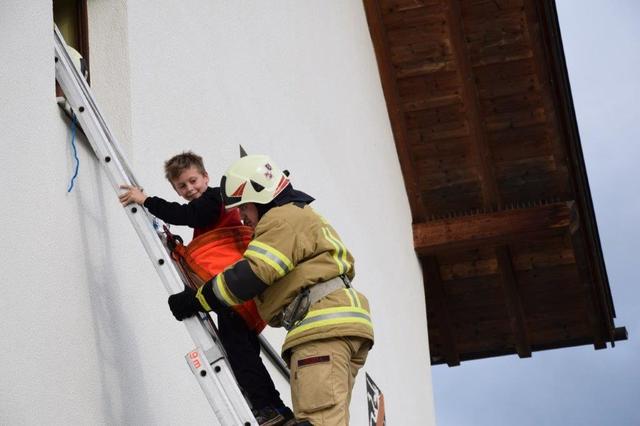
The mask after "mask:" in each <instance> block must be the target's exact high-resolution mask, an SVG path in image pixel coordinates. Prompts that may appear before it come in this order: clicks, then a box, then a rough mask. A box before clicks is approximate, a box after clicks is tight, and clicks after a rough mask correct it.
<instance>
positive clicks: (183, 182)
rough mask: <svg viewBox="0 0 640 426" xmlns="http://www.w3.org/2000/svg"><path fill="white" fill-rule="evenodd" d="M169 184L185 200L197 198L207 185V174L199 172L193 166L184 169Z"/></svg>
mask: <svg viewBox="0 0 640 426" xmlns="http://www.w3.org/2000/svg"><path fill="white" fill-rule="evenodd" d="M171 184H172V185H173V189H175V190H176V192H177V193H178V195H180V196H181V197H182V198H184V199H185V200H187V201H192V200H195V199H196V198H199V197H200V196H201V195H202V194H204V192H205V191H206V190H207V188H208V187H209V175H207V172H204V173H200V172H199V171H198V169H197V168H195V167H194V166H191V167H189V168H188V169H185V170H184V171H183V172H182V173H180V176H178V178H177V179H172V180H171Z"/></svg>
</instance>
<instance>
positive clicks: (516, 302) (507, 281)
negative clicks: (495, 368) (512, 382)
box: [496, 246, 531, 358]
mask: <svg viewBox="0 0 640 426" xmlns="http://www.w3.org/2000/svg"><path fill="white" fill-rule="evenodd" d="M496 257H497V259H498V268H499V269H500V273H501V275H502V280H501V283H502V289H503V290H504V298H505V303H506V306H507V312H508V313H509V319H510V322H511V330H512V331H513V336H514V341H515V346H516V352H517V353H518V356H519V357H520V358H529V357H531V343H530V340H529V331H528V329H527V323H526V320H525V315H524V309H523V307H522V300H521V298H520V293H519V292H518V283H517V280H516V274H515V272H514V269H513V262H512V258H511V252H510V251H509V247H508V246H500V247H497V248H496Z"/></svg>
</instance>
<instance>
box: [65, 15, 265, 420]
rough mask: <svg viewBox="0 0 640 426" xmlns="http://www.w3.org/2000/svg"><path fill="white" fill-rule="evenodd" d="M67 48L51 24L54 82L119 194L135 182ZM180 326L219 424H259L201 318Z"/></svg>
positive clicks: (164, 263)
mask: <svg viewBox="0 0 640 426" xmlns="http://www.w3.org/2000/svg"><path fill="white" fill-rule="evenodd" d="M65 46H66V42H65V41H64V38H63V37H62V35H61V34H60V32H59V30H58V28H57V27H55V26H54V50H55V70H56V80H57V81H58V83H59V84H60V87H61V88H62V90H63V92H64V94H65V97H66V98H67V102H68V103H69V105H70V106H71V108H72V110H73V111H74V112H75V115H76V118H77V120H78V122H79V124H80V126H81V127H82V129H83V131H84V133H85V135H86V136H87V140H88V141H89V143H90V145H91V147H92V149H93V151H94V152H95V154H96V156H97V157H98V161H99V162H100V163H101V165H102V166H103V167H104V169H105V171H106V174H107V176H108V178H109V181H110V182H111V185H112V187H113V189H114V190H115V191H116V194H117V193H119V191H120V185H123V184H127V185H137V182H136V179H135V177H134V176H133V173H132V172H131V168H130V167H129V165H128V164H127V162H126V159H125V156H124V154H123V152H122V150H121V148H120V146H119V145H118V143H117V141H116V138H115V137H114V136H113V134H112V133H111V131H110V130H109V127H108V125H107V123H106V120H105V119H104V118H103V117H102V115H101V113H100V110H99V108H98V106H97V105H96V103H95V100H94V98H93V95H92V92H91V89H90V88H89V86H88V84H87V82H86V80H85V79H84V77H83V76H81V75H80V73H79V72H78V70H77V69H76V67H75V66H74V65H73V62H72V60H71V58H70V56H69V54H68V52H67V50H66V47H65ZM125 212H126V215H127V217H128V218H129V220H130V221H131V224H132V225H133V227H134V229H135V230H136V233H137V234H138V237H139V238H140V240H141V242H142V245H143V247H144V249H145V251H146V252H147V254H148V256H149V258H150V259H151V261H152V263H153V265H154V268H155V270H156V272H157V273H158V275H159V276H160V279H161V281H162V283H163V285H164V287H165V289H166V290H167V292H168V293H169V294H174V293H177V292H179V291H182V290H183V288H184V282H183V280H182V277H181V276H180V273H179V272H178V270H177V268H176V265H175V264H174V262H173V260H172V258H171V256H170V254H169V252H168V249H167V247H166V246H165V244H164V243H163V241H162V240H161V239H160V237H159V236H158V234H157V232H156V230H155V228H154V226H153V220H152V217H151V215H150V214H149V213H148V212H147V211H146V209H144V208H142V207H140V206H133V207H132V206H128V207H126V208H125ZM183 323H184V325H185V327H186V328H187V331H188V332H189V335H190V337H191V339H192V340H193V342H194V343H195V345H196V349H194V350H193V351H191V352H190V353H188V354H187V355H186V357H185V358H186V360H187V363H188V364H189V366H190V368H191V370H192V372H193V373H194V375H195V377H196V379H197V381H198V383H199V385H200V387H201V389H202V390H203V392H204V394H205V396H206V398H207V400H208V401H209V404H210V405H211V407H212V409H213V411H214V414H215V415H216V417H217V418H218V420H219V421H220V423H221V424H222V425H223V426H231V425H234V426H235V425H247V426H252V425H257V422H256V420H255V418H254V417H253V414H252V413H251V410H250V408H249V406H248V404H247V402H246V400H245V399H244V397H243V396H242V393H241V391H240V389H239V387H238V385H237V383H236V382H235V378H234V377H233V373H232V372H231V368H230V367H229V364H228V361H227V360H226V358H225V356H224V353H223V351H222V350H221V348H220V346H219V343H218V342H216V340H214V337H213V336H212V335H211V333H210V331H208V330H207V328H206V326H205V324H204V319H203V317H200V316H195V317H192V318H187V319H185V320H184V321H183Z"/></svg>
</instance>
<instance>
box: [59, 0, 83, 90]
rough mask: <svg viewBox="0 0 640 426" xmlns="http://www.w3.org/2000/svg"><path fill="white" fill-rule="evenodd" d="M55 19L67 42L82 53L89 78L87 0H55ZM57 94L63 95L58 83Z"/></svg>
mask: <svg viewBox="0 0 640 426" xmlns="http://www.w3.org/2000/svg"><path fill="white" fill-rule="evenodd" d="M53 21H54V22H55V23H56V25H57V26H58V29H59V30H60V33H61V34H62V36H63V37H64V40H65V41H66V42H67V44H68V45H69V46H71V47H73V48H74V49H75V50H77V51H78V53H80V55H82V58H83V59H84V66H85V67H86V73H85V77H86V78H87V82H89V83H90V80H89V34H88V27H87V0H53ZM56 96H63V95H62V90H60V87H59V86H58V84H57V83H56Z"/></svg>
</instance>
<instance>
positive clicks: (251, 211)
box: [238, 203, 258, 229]
mask: <svg viewBox="0 0 640 426" xmlns="http://www.w3.org/2000/svg"><path fill="white" fill-rule="evenodd" d="M238 210H240V219H242V223H243V224H245V225H246V226H250V227H251V228H253V229H255V228H256V225H257V224H258V208H257V207H256V205H255V204H253V203H246V204H241V205H239V206H238Z"/></svg>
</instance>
